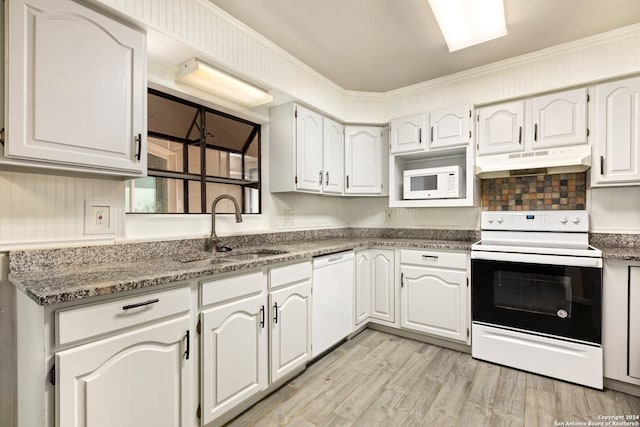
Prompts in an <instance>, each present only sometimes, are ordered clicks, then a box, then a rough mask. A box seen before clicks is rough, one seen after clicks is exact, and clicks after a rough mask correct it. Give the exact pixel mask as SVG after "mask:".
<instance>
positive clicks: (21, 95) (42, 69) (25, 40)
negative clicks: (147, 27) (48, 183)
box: [4, 0, 147, 176]
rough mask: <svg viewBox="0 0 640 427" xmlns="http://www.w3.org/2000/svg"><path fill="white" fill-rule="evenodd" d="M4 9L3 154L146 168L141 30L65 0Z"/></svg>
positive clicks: (120, 169)
mask: <svg viewBox="0 0 640 427" xmlns="http://www.w3.org/2000/svg"><path fill="white" fill-rule="evenodd" d="M6 13H7V15H8V16H7V17H8V19H7V23H8V26H7V29H6V34H7V52H5V54H6V57H7V64H6V65H7V85H6V87H7V88H8V92H7V101H8V104H7V105H9V106H10V108H8V110H7V111H6V127H7V132H6V143H5V152H4V155H5V157H6V158H5V159H4V161H5V162H9V163H15V162H16V160H17V162H18V163H20V164H23V165H32V166H40V167H47V165H49V166H51V167H54V168H58V169H60V168H61V169H73V170H83V171H90V172H94V173H108V174H118V175H124V176H136V175H145V174H146V169H147V167H146V165H147V162H146V133H147V131H146V122H147V117H146V78H147V76H146V36H145V35H144V34H143V33H141V32H140V31H137V30H134V29H132V28H130V27H128V26H125V25H123V24H121V23H119V22H116V21H114V20H112V19H110V18H108V17H106V16H104V15H101V14H99V13H97V12H95V11H93V10H91V9H88V8H86V7H84V6H82V5H80V4H78V3H76V2H73V1H70V0H55V1H51V0H16V1H11V2H7V12H6ZM25 160H26V162H25Z"/></svg>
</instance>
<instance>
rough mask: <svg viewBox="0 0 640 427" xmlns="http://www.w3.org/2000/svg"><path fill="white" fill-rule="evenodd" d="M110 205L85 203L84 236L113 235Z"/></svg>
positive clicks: (88, 201) (91, 201)
mask: <svg viewBox="0 0 640 427" xmlns="http://www.w3.org/2000/svg"><path fill="white" fill-rule="evenodd" d="M112 213H113V207H112V205H111V203H107V202H99V201H93V200H87V201H85V205H84V234H113V233H115V227H114V224H113V220H112V218H111V215H112Z"/></svg>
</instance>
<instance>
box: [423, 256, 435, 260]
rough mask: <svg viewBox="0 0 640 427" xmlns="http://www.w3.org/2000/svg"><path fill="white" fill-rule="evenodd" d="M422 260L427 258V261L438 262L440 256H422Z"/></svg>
mask: <svg viewBox="0 0 640 427" xmlns="http://www.w3.org/2000/svg"><path fill="white" fill-rule="evenodd" d="M422 258H427V259H432V260H434V261H435V260H437V259H438V256H437V255H422Z"/></svg>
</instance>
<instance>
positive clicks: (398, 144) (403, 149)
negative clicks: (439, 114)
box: [389, 114, 427, 154]
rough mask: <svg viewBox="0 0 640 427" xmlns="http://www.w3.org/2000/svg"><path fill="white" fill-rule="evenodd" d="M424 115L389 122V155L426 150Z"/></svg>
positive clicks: (425, 118) (425, 119) (425, 121)
mask: <svg viewBox="0 0 640 427" xmlns="http://www.w3.org/2000/svg"><path fill="white" fill-rule="evenodd" d="M426 123H427V116H426V114H416V115H413V116H408V117H402V118H399V119H394V120H391V122H390V124H389V126H390V130H389V132H390V138H391V153H392V154H396V153H408V152H413V151H423V150H425V149H426V146H427V144H426V141H425V139H426Z"/></svg>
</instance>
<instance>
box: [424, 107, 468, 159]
mask: <svg viewBox="0 0 640 427" xmlns="http://www.w3.org/2000/svg"><path fill="white" fill-rule="evenodd" d="M470 121H471V108H470V107H468V106H462V107H457V108H447V109H445V110H439V111H432V112H431V113H429V148H431V149H435V148H443V147H451V146H455V145H466V144H468V143H469V141H470V140H471V131H470V128H469V122H470Z"/></svg>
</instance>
